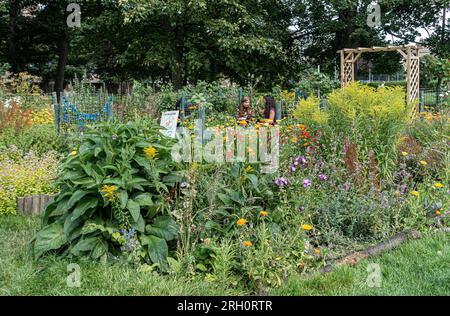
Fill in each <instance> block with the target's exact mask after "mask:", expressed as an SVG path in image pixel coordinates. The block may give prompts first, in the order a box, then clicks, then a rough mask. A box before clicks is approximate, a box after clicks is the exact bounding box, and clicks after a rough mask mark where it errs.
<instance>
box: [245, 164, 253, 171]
mask: <svg viewBox="0 0 450 316" xmlns="http://www.w3.org/2000/svg"><path fill="white" fill-rule="evenodd" d="M253 171H255V170H254V169H253V167H252V166H250V165H248V166H247V167H246V168H245V172H246V173H251V172H253Z"/></svg>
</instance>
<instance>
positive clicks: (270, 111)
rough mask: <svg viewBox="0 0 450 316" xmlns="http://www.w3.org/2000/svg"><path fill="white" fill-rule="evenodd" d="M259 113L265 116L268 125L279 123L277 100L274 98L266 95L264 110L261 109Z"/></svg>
mask: <svg viewBox="0 0 450 316" xmlns="http://www.w3.org/2000/svg"><path fill="white" fill-rule="evenodd" d="M259 113H260V114H261V115H263V116H264V119H265V121H266V122H267V123H269V124H273V125H275V124H276V123H277V119H276V108H275V99H274V98H273V97H272V96H270V95H266V96H265V97H264V109H260V110H259Z"/></svg>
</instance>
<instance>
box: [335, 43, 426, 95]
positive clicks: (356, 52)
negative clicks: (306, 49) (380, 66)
mask: <svg viewBox="0 0 450 316" xmlns="http://www.w3.org/2000/svg"><path fill="white" fill-rule="evenodd" d="M419 49H420V48H419V47H418V46H416V45H403V46H387V47H371V48H344V49H343V50H339V51H338V54H340V55H341V85H342V87H344V86H345V85H346V84H348V83H350V82H353V81H354V80H355V63H356V61H357V60H358V58H359V57H360V56H361V54H362V53H378V52H398V53H400V54H401V55H402V56H403V58H404V59H405V60H406V100H407V101H408V102H414V101H415V100H416V99H418V98H419V66H420V60H419V59H420V56H419Z"/></svg>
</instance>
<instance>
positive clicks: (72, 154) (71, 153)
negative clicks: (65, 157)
mask: <svg viewBox="0 0 450 316" xmlns="http://www.w3.org/2000/svg"><path fill="white" fill-rule="evenodd" d="M77 153H78V152H77V151H76V150H75V149H74V150H72V151H71V152H70V156H75V155H76V154H77Z"/></svg>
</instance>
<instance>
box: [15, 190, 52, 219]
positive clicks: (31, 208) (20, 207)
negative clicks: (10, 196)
mask: <svg viewBox="0 0 450 316" xmlns="http://www.w3.org/2000/svg"><path fill="white" fill-rule="evenodd" d="M55 196H56V194H34V195H32V196H25V197H18V198H17V214H23V215H39V214H40V213H41V212H42V211H43V210H44V209H45V207H46V206H47V204H49V203H50V202H52V201H53V199H54V198H55Z"/></svg>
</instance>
